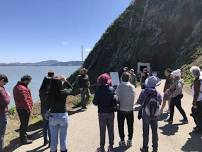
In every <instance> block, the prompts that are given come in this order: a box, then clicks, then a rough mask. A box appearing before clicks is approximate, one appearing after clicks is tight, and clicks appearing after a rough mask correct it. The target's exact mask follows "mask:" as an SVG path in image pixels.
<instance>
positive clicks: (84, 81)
mask: <svg viewBox="0 0 202 152" xmlns="http://www.w3.org/2000/svg"><path fill="white" fill-rule="evenodd" d="M78 85H79V88H80V92H81V106H82V109H87V107H86V105H87V104H88V102H89V99H90V89H89V87H90V81H89V76H88V70H87V69H85V68H82V69H81V70H80V75H79V76H78Z"/></svg>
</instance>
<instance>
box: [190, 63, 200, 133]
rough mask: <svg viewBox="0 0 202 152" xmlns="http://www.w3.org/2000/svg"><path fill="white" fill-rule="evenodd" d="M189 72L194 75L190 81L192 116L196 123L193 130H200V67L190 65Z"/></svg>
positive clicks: (196, 131)
mask: <svg viewBox="0 0 202 152" xmlns="http://www.w3.org/2000/svg"><path fill="white" fill-rule="evenodd" d="M190 72H191V74H192V75H193V77H194V81H193V83H192V93H193V107H192V114H191V115H192V116H193V118H194V121H195V123H196V127H195V128H194V130H193V132H195V133H200V132H202V73H201V69H200V68H199V67H197V66H192V67H191V69H190Z"/></svg>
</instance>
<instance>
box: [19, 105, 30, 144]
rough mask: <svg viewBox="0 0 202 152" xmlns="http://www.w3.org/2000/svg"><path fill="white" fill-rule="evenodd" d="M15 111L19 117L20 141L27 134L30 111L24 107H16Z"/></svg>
mask: <svg viewBox="0 0 202 152" xmlns="http://www.w3.org/2000/svg"><path fill="white" fill-rule="evenodd" d="M17 112H18V116H19V118H20V140H21V141H22V140H24V139H25V137H26V135H27V129H28V124H29V117H30V112H28V111H27V110H25V109H17Z"/></svg>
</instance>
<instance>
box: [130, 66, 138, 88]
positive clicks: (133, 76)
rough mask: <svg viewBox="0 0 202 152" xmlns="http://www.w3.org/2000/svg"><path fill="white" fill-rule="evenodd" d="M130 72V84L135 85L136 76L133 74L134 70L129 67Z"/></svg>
mask: <svg viewBox="0 0 202 152" xmlns="http://www.w3.org/2000/svg"><path fill="white" fill-rule="evenodd" d="M130 74H131V80H130V82H131V84H132V85H134V86H135V87H137V76H136V74H135V70H134V69H130Z"/></svg>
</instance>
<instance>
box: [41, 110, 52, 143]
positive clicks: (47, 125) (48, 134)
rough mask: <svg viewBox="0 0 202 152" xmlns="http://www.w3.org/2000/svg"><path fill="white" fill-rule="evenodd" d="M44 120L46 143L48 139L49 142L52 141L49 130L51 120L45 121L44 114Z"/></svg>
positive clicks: (43, 116) (43, 115)
mask: <svg viewBox="0 0 202 152" xmlns="http://www.w3.org/2000/svg"><path fill="white" fill-rule="evenodd" d="M42 118H43V138H44V142H45V141H47V140H48V139H47V138H49V140H50V139H51V136H50V129H49V120H46V119H45V114H42Z"/></svg>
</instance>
